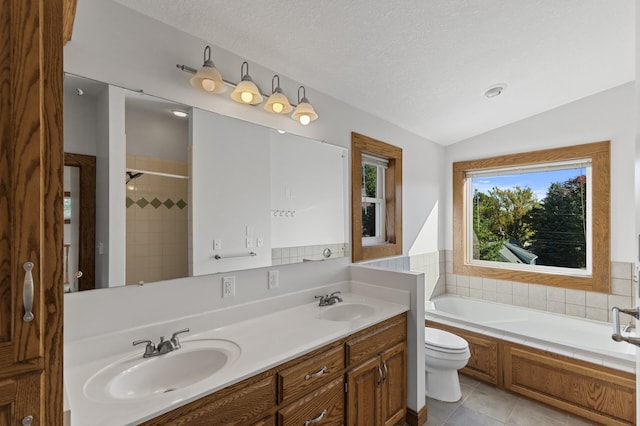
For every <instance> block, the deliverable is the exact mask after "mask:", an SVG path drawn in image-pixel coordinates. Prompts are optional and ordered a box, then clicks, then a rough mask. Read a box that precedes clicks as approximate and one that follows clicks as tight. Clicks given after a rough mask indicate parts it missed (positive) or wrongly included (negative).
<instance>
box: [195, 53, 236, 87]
mask: <svg viewBox="0 0 640 426" xmlns="http://www.w3.org/2000/svg"><path fill="white" fill-rule="evenodd" d="M203 56H204V61H203V64H202V68H200V69H199V70H198V71H197V72H196V74H195V75H194V76H193V77H191V79H190V80H189V83H191V85H192V86H193V87H195V88H196V89H198V90H202V91H204V92H209V93H223V92H226V91H227V86H225V84H224V81H222V75H221V74H220V71H218V70H217V69H216V66H215V65H214V64H213V61H212V60H211V46H206V47H205V48H204V55H203Z"/></svg>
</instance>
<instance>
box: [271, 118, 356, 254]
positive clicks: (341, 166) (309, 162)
mask: <svg viewBox="0 0 640 426" xmlns="http://www.w3.org/2000/svg"><path fill="white" fill-rule="evenodd" d="M269 135H270V139H271V208H272V209H278V210H290V211H295V215H293V216H273V215H272V216H271V233H272V243H271V246H272V247H274V248H277V247H295V246H311V245H319V244H334V243H345V242H347V241H348V239H345V231H344V230H345V226H346V224H345V217H344V211H345V208H348V207H347V206H345V199H344V197H343V193H344V189H345V188H346V186H347V182H346V181H345V180H344V170H345V168H346V167H347V163H348V151H347V150H346V149H344V148H339V147H336V146H334V145H330V144H322V143H318V142H317V141H314V140H310V139H304V138H300V137H299V136H296V135H290V134H288V133H287V134H279V133H277V132H276V131H270V132H269ZM300 159H305V161H300Z"/></svg>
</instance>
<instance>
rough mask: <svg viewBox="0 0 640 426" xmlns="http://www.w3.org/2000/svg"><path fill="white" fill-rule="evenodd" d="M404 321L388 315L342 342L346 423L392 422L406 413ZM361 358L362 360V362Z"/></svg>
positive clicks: (383, 423) (392, 423)
mask: <svg viewBox="0 0 640 426" xmlns="http://www.w3.org/2000/svg"><path fill="white" fill-rule="evenodd" d="M406 330H407V321H406V316H405V315H403V316H401V317H396V318H392V319H391V320H389V321H385V322H383V323H381V324H379V325H378V326H374V327H372V328H370V329H367V330H364V332H361V333H358V334H357V335H356V336H355V337H354V338H353V339H351V340H349V341H347V342H346V348H347V360H348V363H349V367H350V369H349V370H348V371H347V424H348V425H362V424H371V425H385V426H386V425H394V424H396V423H398V422H400V421H404V419H405V417H406V412H407V343H406V341H407V333H406ZM363 360H364V362H363Z"/></svg>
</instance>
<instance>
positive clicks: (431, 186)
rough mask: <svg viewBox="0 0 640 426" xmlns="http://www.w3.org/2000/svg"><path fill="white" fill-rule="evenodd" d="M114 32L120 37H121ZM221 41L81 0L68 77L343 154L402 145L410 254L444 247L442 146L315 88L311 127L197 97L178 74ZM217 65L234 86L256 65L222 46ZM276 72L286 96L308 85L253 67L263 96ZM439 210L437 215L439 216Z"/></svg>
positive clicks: (98, 0)
mask: <svg viewBox="0 0 640 426" xmlns="http://www.w3.org/2000/svg"><path fill="white" fill-rule="evenodd" d="M114 27H117V29H118V30H117V31H114V30H113V29H114ZM213 42H215V40H206V41H205V40H201V39H198V38H195V37H192V36H189V35H187V34H185V33H182V32H180V31H177V30H175V29H173V28H171V27H168V26H166V25H164V24H162V23H160V22H158V21H155V20H153V19H150V18H148V17H145V16H143V15H140V14H138V13H137V12H134V11H131V10H130V9H127V8H125V7H124V6H122V5H120V4H117V3H113V2H111V1H105V0H80V1H79V3H78V9H77V14H76V20H75V24H74V34H73V39H72V40H71V41H70V42H69V43H67V45H66V46H65V52H64V53H65V58H64V59H65V64H64V66H65V71H68V72H72V73H74V74H77V75H81V76H85V77H89V78H93V79H96V80H99V81H104V82H107V83H111V84H116V85H120V86H123V87H128V88H131V89H135V90H138V89H143V90H144V91H145V93H149V94H152V95H156V96H159V97H162V98H165V99H170V100H172V101H176V102H180V103H183V104H187V105H193V106H196V107H198V108H202V109H205V110H210V111H214V112H219V113H221V114H224V115H227V116H231V117H236V118H240V119H243V120H247V121H251V122H254V123H258V124H262V125H265V126H268V127H272V128H278V129H283V130H286V131H288V132H290V133H293V134H299V135H302V136H306V137H310V138H314V139H318V140H323V141H326V142H328V143H332V144H336V145H340V146H343V147H350V145H351V132H352V131H355V132H359V133H362V134H365V135H367V136H370V137H373V138H376V139H379V140H382V141H385V142H388V143H391V144H393V145H396V146H399V147H401V148H403V150H404V176H405V179H404V182H403V185H404V193H403V210H404V212H405V213H404V218H403V239H404V253H405V254H407V253H408V251H409V249H410V248H411V247H412V246H413V245H414V242H416V241H420V244H423V245H425V243H424V242H425V241H429V243H428V244H426V246H429V247H433V246H438V247H442V242H441V241H442V237H443V233H442V226H440V225H439V226H435V227H433V226H429V227H426V228H425V227H424V225H425V223H427V222H428V219H429V218H430V217H431V218H432V220H433V218H439V219H438V220H441V218H442V217H443V210H442V209H443V207H444V206H443V204H442V203H438V199H440V197H441V195H442V193H443V186H442V184H441V182H442V179H441V175H442V167H443V165H442V163H443V159H444V148H443V147H442V146H439V145H437V144H435V143H433V142H431V141H428V140H426V139H424V138H422V137H419V136H417V135H415V134H412V133H410V132H407V131H405V130H403V129H400V128H399V127H397V126H395V125H394V124H392V123H389V122H386V121H384V120H382V119H380V118H378V117H374V116H372V115H370V114H367V113H365V112H363V111H361V110H358V109H356V108H353V107H351V106H349V105H347V104H345V103H342V102H340V101H338V100H336V99H333V98H331V97H328V96H325V95H323V94H321V93H318V92H316V91H314V90H313V88H312V87H306V93H307V97H308V98H309V101H310V102H311V103H312V104H313V105H314V107H315V108H316V111H317V112H318V114H319V116H320V118H319V119H318V120H317V121H315V122H313V123H312V124H310V125H309V126H306V127H304V126H301V125H299V124H298V123H296V122H294V121H293V120H291V119H290V118H289V117H287V116H276V115H274V114H267V113H265V112H264V110H263V109H262V108H260V107H257V108H256V107H254V108H251V107H247V106H245V105H240V104H237V103H235V102H233V101H231V100H230V99H229V98H228V93H227V94H224V95H211V94H205V93H201V92H197V91H195V90H193V88H192V87H191V86H190V85H189V74H186V73H184V72H182V71H180V70H178V69H177V68H176V64H186V65H189V66H191V67H199V66H200V65H202V63H201V62H202V52H203V49H204V47H205V45H207V44H211V43H213ZM149 46H153V48H152V49H151V48H149ZM212 59H213V60H214V62H215V64H216V66H217V67H218V68H219V69H220V71H221V72H222V74H223V76H225V78H228V79H230V80H233V81H237V80H238V78H237V76H238V75H239V71H240V65H241V63H242V61H243V60H249V61H251V58H242V57H239V56H237V55H235V54H234V53H231V52H228V51H226V50H223V49H220V48H218V47H217V46H215V45H212ZM292 60H295V58H292ZM149 70H153V72H150V71H149ZM274 73H278V74H280V77H281V80H280V81H281V87H282V89H283V90H284V91H285V93H286V94H288V95H289V96H291V97H292V99H293V98H295V94H296V93H297V89H298V86H299V85H300V84H304V82H295V81H292V80H291V79H289V78H287V77H286V73H287V67H286V64H283V66H282V69H278V70H269V69H266V68H263V67H261V66H260V65H259V64H254V63H251V75H252V77H253V79H254V81H256V82H257V83H258V84H259V85H262V86H264V87H263V91H264V90H266V89H267V88H268V87H270V86H269V85H270V82H271V77H272V76H273V74H274ZM428 119H429V117H425V120H428ZM434 207H435V209H436V210H435V212H434V213H432V211H433V210H434ZM437 230H439V232H438V233H437V234H436V231H437ZM433 241H439V242H438V243H433Z"/></svg>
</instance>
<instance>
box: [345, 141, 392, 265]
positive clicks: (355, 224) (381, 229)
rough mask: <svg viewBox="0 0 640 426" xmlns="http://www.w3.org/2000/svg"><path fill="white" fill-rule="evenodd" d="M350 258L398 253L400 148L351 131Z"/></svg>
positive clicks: (358, 258) (374, 257) (357, 258)
mask: <svg viewBox="0 0 640 426" xmlns="http://www.w3.org/2000/svg"><path fill="white" fill-rule="evenodd" d="M351 174H352V175H351V182H352V188H351V201H352V204H351V214H352V216H351V218H352V244H353V250H352V255H353V258H352V259H353V261H354V262H356V261H360V260H366V259H377V258H381V257H388V256H394V255H399V254H402V149H400V148H398V147H395V146H393V145H389V144H386V143H384V142H380V141H377V140H375V139H371V138H369V137H367V136H363V135H360V134H358V133H352V135H351Z"/></svg>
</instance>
